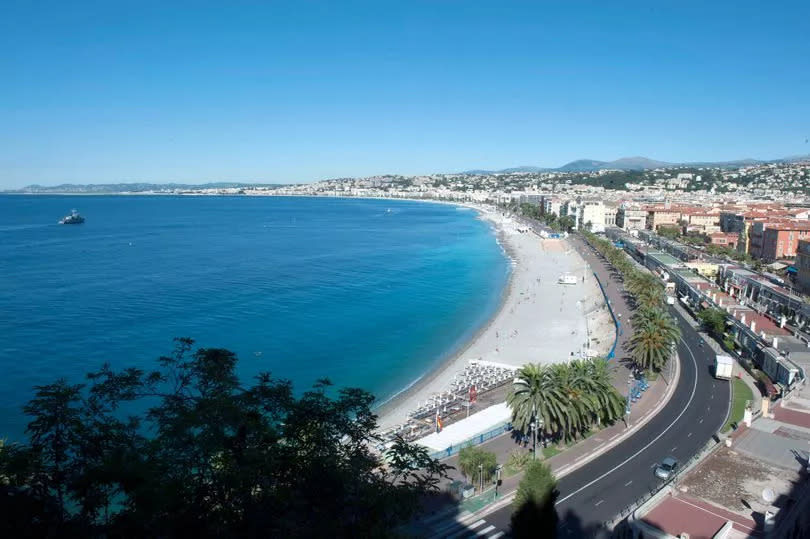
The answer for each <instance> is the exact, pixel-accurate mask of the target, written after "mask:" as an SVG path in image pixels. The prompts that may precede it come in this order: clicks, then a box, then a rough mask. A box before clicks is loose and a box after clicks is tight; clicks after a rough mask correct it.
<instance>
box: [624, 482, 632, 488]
mask: <svg viewBox="0 0 810 539" xmlns="http://www.w3.org/2000/svg"><path fill="white" fill-rule="evenodd" d="M630 483H632V481H628V482H627V483H625V484H624V486H626V487H629V486H630Z"/></svg>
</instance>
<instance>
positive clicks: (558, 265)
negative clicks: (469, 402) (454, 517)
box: [374, 201, 613, 431]
mask: <svg viewBox="0 0 810 539" xmlns="http://www.w3.org/2000/svg"><path fill="white" fill-rule="evenodd" d="M435 202H440V203H441V202H442V201H435ZM444 203H449V204H454V205H457V206H464V207H469V208H472V209H473V210H475V211H477V212H478V213H479V216H478V218H481V219H484V220H486V221H488V223H489V224H490V226H492V228H493V231H494V233H495V235H496V238H497V241H498V243H499V244H500V245H501V248H502V249H503V250H504V253H505V254H506V256H507V257H508V258H509V259H510V263H511V272H510V275H509V281H508V283H507V284H506V286H504V289H503V292H502V294H501V299H500V302H499V305H498V308H497V309H496V310H495V311H494V312H493V314H492V316H491V318H490V319H489V320H488V321H487V322H486V323H484V324H482V325H481V327H480V328H479V329H478V330H477V331H476V332H475V334H474V335H472V336H471V337H470V339H469V340H467V341H466V342H465V343H463V344H462V345H460V346H459V347H458V348H457V349H456V350H455V351H454V352H452V353H451V354H450V355H449V356H448V357H447V359H446V360H444V361H441V362H440V363H439V364H437V365H436V366H435V367H433V368H432V369H430V371H428V372H426V373H425V374H424V375H423V376H422V377H420V378H418V379H416V380H415V381H414V382H413V383H411V385H409V386H408V387H406V388H405V389H403V390H402V391H400V392H399V393H397V394H395V395H394V396H393V397H391V398H389V399H387V400H386V401H383V402H381V403H380V404H379V405H378V406H377V407H376V408H375V409H374V412H375V413H376V414H377V415H378V429H379V431H384V430H387V429H390V428H392V427H397V426H400V425H404V424H405V423H406V422H407V421H408V419H409V416H408V412H410V411H412V410H414V409H416V408H417V405H418V403H420V402H424V401H426V400H428V399H429V398H430V397H431V395H434V394H437V393H441V392H442V391H444V390H446V389H448V388H449V386H450V383H451V382H452V380H453V377H454V376H455V375H457V374H460V373H461V372H462V371H463V370H464V367H465V366H466V365H467V362H468V361H469V360H471V359H476V360H486V361H492V362H495V363H500V364H503V365H509V366H513V367H520V366H522V365H524V364H526V363H529V362H534V363H538V362H540V363H556V362H565V361H569V360H571V359H573V358H574V357H579V354H580V353H581V352H582V351H583V349H584V344H587V345H588V347H589V348H590V350H593V351H596V352H599V353H600V354H602V355H603V354H604V353H606V352H607V348H609V343H610V342H611V340H610V337H611V335H610V332H611V331H612V329H613V326H612V325H611V321H610V320H609V315H608V314H607V311H606V305H605V303H604V297H603V296H602V294H601V292H600V291H599V290H598V287H597V285H596V283H595V281H594V279H593V278H592V276H591V277H590V278H588V275H590V272H589V270H588V269H587V264H586V263H585V261H584V260H583V259H582V257H580V256H579V254H578V253H577V252H576V251H575V250H574V249H573V248H572V247H571V246H570V244H569V243H568V242H567V241H566V240H544V239H542V238H540V237H539V236H538V235H536V234H535V233H534V232H533V231H528V232H525V231H524V232H520V231H519V230H518V228H520V229H524V228H525V227H523V226H522V225H520V224H519V223H517V222H515V221H513V220H512V219H510V218H507V217H505V216H504V215H502V214H501V213H500V212H499V211H497V210H495V211H492V210H490V209H489V208H484V207H481V206H480V205H476V204H470V203H460V202H455V203H454V202H444ZM567 272H573V273H575V274H576V275H577V277H578V281H577V284H576V285H574V286H566V285H561V284H558V283H557V278H558V276H559V274H560V273H567ZM580 278H584V280H581V281H580ZM538 299H540V301H539V302H538ZM557 303H559V311H558V312H556V313H555V312H554V310H556V309H554V307H556V306H557ZM592 319H593V320H592ZM606 337H607V338H606ZM594 340H596V341H597V342H598V344H597V345H593V344H592V343H593V342H594Z"/></svg>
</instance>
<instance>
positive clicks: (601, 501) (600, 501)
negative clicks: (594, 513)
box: [593, 500, 605, 507]
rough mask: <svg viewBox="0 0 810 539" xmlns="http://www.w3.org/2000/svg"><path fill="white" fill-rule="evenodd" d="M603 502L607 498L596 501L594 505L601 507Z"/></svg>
mask: <svg viewBox="0 0 810 539" xmlns="http://www.w3.org/2000/svg"><path fill="white" fill-rule="evenodd" d="M602 503H605V500H599V501H598V502H596V503H595V504H594V505H593V506H594V507H599V504H602Z"/></svg>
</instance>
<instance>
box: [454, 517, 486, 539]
mask: <svg viewBox="0 0 810 539" xmlns="http://www.w3.org/2000/svg"><path fill="white" fill-rule="evenodd" d="M482 524H484V519H481V520H479V521H478V522H476V523H474V524H470V525H469V526H464V524H461V525H462V526H464V527H463V528H462V529H461V530H459V531H457V532H456V533H454V534H452V535H448V536H446V539H456V537H461V536H462V535H466V534H468V533H470V532H471V531H472V530H474V529H475V528H477V527H478V526H481V525H482Z"/></svg>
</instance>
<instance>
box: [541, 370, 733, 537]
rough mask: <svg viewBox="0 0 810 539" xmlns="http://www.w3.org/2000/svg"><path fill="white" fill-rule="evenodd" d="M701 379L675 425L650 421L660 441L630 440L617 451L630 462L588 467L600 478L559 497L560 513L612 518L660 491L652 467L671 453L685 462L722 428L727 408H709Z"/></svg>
mask: <svg viewBox="0 0 810 539" xmlns="http://www.w3.org/2000/svg"><path fill="white" fill-rule="evenodd" d="M697 381H698V384H697V385H695V386H694V387H695V397H694V398H693V399H692V401H691V403H690V404H689V406H688V407H687V408H685V409H682V411H683V414H680V412H679V415H680V417H678V419H677V420H676V421H675V422H670V423H669V424H666V421H665V420H664V419H662V420H660V421H655V420H652V421H651V424H652V423H653V422H655V425H654V426H653V430H655V431H657V432H659V433H660V432H664V434H662V435H661V436H660V437H659V438H657V439H655V438H656V437H653V439H654V440H655V441H654V442H652V443H650V442H649V441H648V442H647V443H643V440H642V439H641V438H642V437H639V439H638V440H636V436H634V437H633V438H631V439H630V440H633V442H635V443H627V444H620V445H619V446H618V447H617V449H620V450H621V453H622V456H623V457H624V459H623V460H622V462H624V461H627V462H625V464H623V465H621V463H619V467H618V468H616V467H615V466H612V467H609V466H608V465H606V461H607V460H608V459H605V460H602V459H600V461H599V462H600V466H599V467H598V468H590V469H589V471H590V473H591V474H592V476H591V477H593V476H596V478H597V480H593V479H592V480H591V484H589V485H588V486H587V488H585V489H583V490H580V491H579V492H576V491H572V492H573V494H571V495H570V496H566V495H565V494H561V496H560V499H561V500H562V501H561V502H560V503H558V504H557V509H558V513H559V514H561V515H562V514H565V513H567V512H568V511H569V510H570V511H571V512H572V513H574V514H575V515H576V516H577V518H578V520H579V521H580V522H583V523H590V524H594V523H599V522H603V521H605V520H610V519H612V518H613V517H614V516H615V515H616V514H618V513H619V512H620V511H621V510H622V509H624V508H626V507H627V506H629V505H630V504H632V503H633V502H635V501H636V500H638V499H639V498H641V497H642V496H644V495H646V494H647V493H649V492H650V490H651V489H654V488H657V486H658V484H659V481H660V480H657V478H655V476H654V467H655V466H656V465H657V464H658V463H659V462H661V460H662V459H663V458H665V457H667V456H670V455H671V456H673V457H675V458H676V459H677V460H678V461H679V462H681V463H684V462H686V461H688V460H689V459H690V458H692V456H693V455H695V454H696V453H697V452H699V451H700V450H701V449H702V448H703V447H704V446H705V444H706V443H707V442H708V441H709V439H710V438H711V437H712V435H713V434H715V433H716V432H717V429H719V427H720V426H721V425H722V423H723V421H724V420H725V414H726V410H725V409H722V407H720V406H719V403H718V406H716V410H711V408H710V407H707V406H706V403H707V395H706V390H707V388H709V387H710V385H711V384H710V383H709V382H708V381H707V380H706V379H705V377H703V376H700V375H699V376H698V380H697ZM726 389H727V388H726ZM726 395H727V392H726ZM720 397H721V398H720V399H718V400H719V401H720V402H723V400H722V395H721V396H720ZM725 400H726V401H727V400H728V399H727V398H726V399H725ZM656 436H657V435H656ZM630 440H628V441H630ZM630 456H632V457H630ZM628 458H630V460H629V461H628ZM605 474H607V475H605ZM567 479H568V476H567V477H565V478H563V479H562V480H561V481H560V492H561V493H563V492H564V490H563V489H565V488H567V484H570V480H569V481H566V480H567ZM575 484H576V483H575ZM578 488H580V489H581V488H582V487H578Z"/></svg>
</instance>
